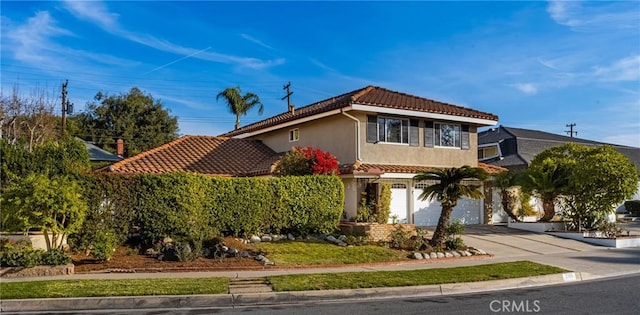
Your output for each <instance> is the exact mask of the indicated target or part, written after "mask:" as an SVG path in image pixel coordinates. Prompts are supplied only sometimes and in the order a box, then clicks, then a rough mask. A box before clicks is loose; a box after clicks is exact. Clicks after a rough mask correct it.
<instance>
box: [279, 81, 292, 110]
mask: <svg viewBox="0 0 640 315" xmlns="http://www.w3.org/2000/svg"><path fill="white" fill-rule="evenodd" d="M282 89H283V90H287V95H285V96H284V97H282V98H281V100H284V99H285V98H286V99H287V107H289V111H290V112H291V113H292V114H293V104H291V94H293V92H291V82H289V83H287V85H285V86H284V87H282Z"/></svg>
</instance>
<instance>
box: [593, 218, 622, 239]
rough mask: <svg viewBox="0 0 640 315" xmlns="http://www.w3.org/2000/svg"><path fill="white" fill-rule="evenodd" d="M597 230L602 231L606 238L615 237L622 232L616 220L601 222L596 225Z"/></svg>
mask: <svg viewBox="0 0 640 315" xmlns="http://www.w3.org/2000/svg"><path fill="white" fill-rule="evenodd" d="M598 231H600V232H602V234H604V237H606V238H615V237H616V236H619V235H621V234H622V228H621V227H619V226H618V223H616V222H602V223H600V225H599V226H598Z"/></svg>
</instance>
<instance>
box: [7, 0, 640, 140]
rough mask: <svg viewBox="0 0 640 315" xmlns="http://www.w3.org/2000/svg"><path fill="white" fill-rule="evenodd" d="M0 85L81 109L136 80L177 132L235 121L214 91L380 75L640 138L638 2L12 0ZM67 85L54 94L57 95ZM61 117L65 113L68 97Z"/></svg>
mask: <svg viewBox="0 0 640 315" xmlns="http://www.w3.org/2000/svg"><path fill="white" fill-rule="evenodd" d="M1 6H2V11H1V13H2V33H1V35H2V37H1V53H2V55H1V85H2V92H3V94H5V95H6V94H9V93H10V92H11V89H12V87H13V86H14V84H18V86H19V88H20V91H21V93H24V94H28V93H29V91H31V90H33V89H34V88H35V87H39V88H40V89H46V90H48V91H52V92H51V94H52V95H54V96H52V97H57V95H59V90H60V84H61V83H62V82H63V81H64V80H65V79H68V80H69V88H68V91H69V94H68V96H69V99H70V100H71V101H72V102H74V103H75V104H76V111H78V110H83V109H84V105H85V104H86V103H87V102H88V101H91V100H92V99H93V96H94V95H95V94H96V93H97V92H98V91H102V92H103V93H109V94H120V93H124V92H127V91H128V90H129V89H130V88H131V87H133V86H137V87H139V88H140V89H142V90H144V91H146V92H147V93H150V94H152V95H153V96H154V97H155V98H159V99H161V101H162V103H163V104H164V105H165V107H166V108H168V109H170V110H171V114H173V115H176V116H178V120H179V124H180V133H181V134H192V135H218V134H221V133H224V132H225V131H229V130H231V129H233V124H234V120H235V117H234V116H233V115H232V114H230V113H229V112H228V110H227V109H226V107H225V105H224V104H223V103H222V101H221V102H217V101H216V99H215V96H216V94H217V93H218V92H220V91H221V90H223V89H224V88H226V87H229V86H236V85H239V86H241V88H242V90H243V91H244V92H247V91H250V92H254V93H257V94H258V95H259V96H260V98H261V100H262V102H263V103H264V106H265V111H264V114H263V115H262V116H259V115H258V113H257V110H254V111H252V112H250V113H249V114H248V115H247V116H244V117H242V118H241V124H242V125H246V124H248V123H251V122H255V121H258V120H261V119H264V118H267V117H269V116H272V115H276V114H278V113H281V112H283V111H286V110H287V104H286V101H282V100H280V98H281V97H282V96H284V94H285V92H284V91H283V89H282V87H283V85H285V84H286V83H287V82H291V85H292V91H293V92H294V94H293V95H292V101H293V103H294V104H296V106H304V105H308V104H310V103H313V102H315V101H319V100H322V99H325V98H329V97H331V96H335V95H338V94H342V93H344V92H348V91H351V90H355V89H358V88H362V87H365V86H367V85H377V86H382V87H385V88H388V89H392V90H397V91H401V92H406V93H410V94H415V95H418V96H423V97H427V98H431V99H435V100H439V101H444V102H449V103H453V104H457V105H461V106H467V107H472V108H474V109H478V110H482V111H487V112H491V113H494V114H497V115H498V116H500V121H499V124H502V125H506V126H510V127H520V128H531V129H539V130H544V131H549V132H553V133H559V134H564V131H565V130H567V129H568V128H567V127H566V124H569V123H576V125H577V126H576V127H575V130H577V131H578V135H577V136H578V137H580V138H586V139H592V140H598V141H603V142H609V143H616V144H624V145H632V146H636V147H640V2H637V1H629V2H579V1H572V2H542V1H532V2H232V3H227V2H213V1H196V2H169V1H161V2H147V1H104V2H102V1H83V2H81V1H61V2H24V1H19V2H18V1H2V3H1ZM56 90H57V92H55V91H56ZM56 109H57V110H58V114H59V113H60V110H59V108H56Z"/></svg>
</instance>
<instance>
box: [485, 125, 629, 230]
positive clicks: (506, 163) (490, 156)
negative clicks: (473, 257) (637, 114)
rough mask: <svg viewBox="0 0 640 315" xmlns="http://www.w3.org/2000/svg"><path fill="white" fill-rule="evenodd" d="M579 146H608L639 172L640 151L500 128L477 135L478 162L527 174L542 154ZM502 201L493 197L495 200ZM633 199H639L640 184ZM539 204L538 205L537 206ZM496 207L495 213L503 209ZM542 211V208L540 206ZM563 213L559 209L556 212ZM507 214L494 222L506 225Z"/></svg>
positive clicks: (517, 129) (531, 131)
mask: <svg viewBox="0 0 640 315" xmlns="http://www.w3.org/2000/svg"><path fill="white" fill-rule="evenodd" d="M565 143H576V144H581V145H588V146H602V145H609V146H612V147H613V148H614V149H616V150H617V151H618V152H620V153H622V154H623V155H624V156H626V157H627V158H629V160H631V162H633V163H634V164H635V165H636V167H637V168H638V170H639V171H640V148H635V147H629V146H622V145H616V144H609V143H603V142H597V141H592V140H586V139H580V138H573V137H568V136H564V135H558V134H553V133H548V132H544V131H539V130H531V129H522V128H513V127H506V126H499V127H497V128H490V129H488V130H484V131H481V132H479V133H478V161H479V162H480V163H486V164H490V165H494V166H500V167H504V168H507V169H510V170H514V171H521V170H525V169H526V168H527V167H528V166H529V164H530V163H531V160H533V158H534V157H535V156H536V155H537V154H538V153H540V152H542V151H544V150H546V149H549V148H552V147H555V146H559V145H563V144H565ZM498 198H499V197H498V196H497V194H495V193H494V195H493V200H497V199H498ZM633 199H640V183H639V185H638V190H637V192H636V194H635V196H634V197H633ZM538 203H539V202H538ZM501 207H502V206H501V205H500V204H499V202H498V203H494V207H493V208H494V209H498V210H499V209H501ZM538 208H540V209H541V205H538ZM557 210H560V209H557ZM506 220H507V215H506V213H504V211H495V213H494V215H493V221H494V222H506Z"/></svg>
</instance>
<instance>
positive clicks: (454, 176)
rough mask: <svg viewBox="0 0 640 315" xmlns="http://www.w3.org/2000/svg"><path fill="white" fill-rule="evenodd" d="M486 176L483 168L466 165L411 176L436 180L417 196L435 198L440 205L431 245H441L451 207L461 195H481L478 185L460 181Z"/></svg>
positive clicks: (472, 196) (418, 178)
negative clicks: (440, 210) (438, 217)
mask: <svg viewBox="0 0 640 315" xmlns="http://www.w3.org/2000/svg"><path fill="white" fill-rule="evenodd" d="M486 178H487V173H486V172H485V171H484V170H483V169H481V168H477V167H471V166H467V165H465V166H462V167H460V168H456V167H454V168H447V169H436V170H433V171H429V172H424V173H420V174H418V175H416V176H414V177H413V179H414V180H416V181H437V182H438V183H437V184H435V185H431V186H428V187H427V188H425V189H424V191H423V192H422V194H420V196H419V197H418V198H420V199H421V200H429V201H431V200H434V199H435V200H437V201H439V202H440V204H441V205H442V212H441V213H440V219H439V220H438V226H437V227H436V231H435V232H434V233H433V237H432V238H431V241H430V245H431V246H433V247H440V248H442V247H443V244H444V239H445V230H446V228H447V226H448V225H449V221H450V219H451V213H452V212H453V208H454V207H455V206H456V205H457V204H458V200H459V199H461V198H463V197H467V198H473V199H480V198H482V197H483V195H482V191H481V188H480V187H481V186H480V185H465V184H463V183H462V181H463V180H473V179H477V180H485V179H486Z"/></svg>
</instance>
